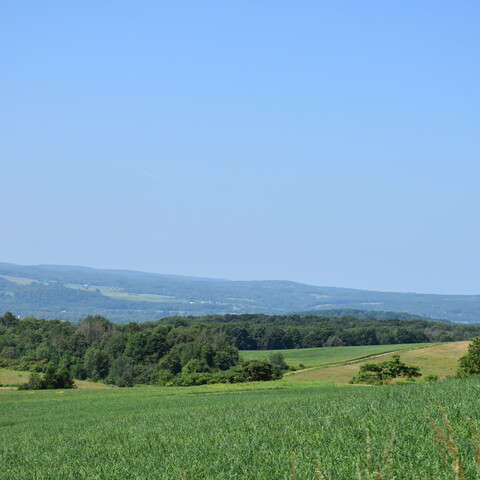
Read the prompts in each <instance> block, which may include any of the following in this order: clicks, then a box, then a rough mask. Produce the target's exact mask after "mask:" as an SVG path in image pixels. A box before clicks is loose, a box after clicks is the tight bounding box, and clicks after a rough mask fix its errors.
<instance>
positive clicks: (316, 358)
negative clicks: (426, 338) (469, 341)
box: [240, 343, 432, 368]
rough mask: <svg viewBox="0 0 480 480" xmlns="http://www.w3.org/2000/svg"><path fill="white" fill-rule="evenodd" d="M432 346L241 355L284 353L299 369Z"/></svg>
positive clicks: (259, 354)
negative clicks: (301, 366) (302, 366)
mask: <svg viewBox="0 0 480 480" xmlns="http://www.w3.org/2000/svg"><path fill="white" fill-rule="evenodd" d="M429 345H432V344H427V343H415V344H412V343H403V344H398V345H362V346H353V347H322V348H295V349H290V350H242V351H241V352H240V353H241V355H242V357H243V358H244V359H245V360H254V359H255V360H263V359H266V358H268V356H269V355H270V354H272V353H278V352H280V353H282V354H283V356H284V357H285V361H286V362H287V363H288V365H291V366H293V367H295V368H299V367H300V365H304V366H305V367H318V366H321V365H330V364H333V363H340V362H347V361H348V362H350V361H354V360H360V359H361V358H365V357H370V356H372V355H380V354H384V353H388V352H403V351H408V350H412V349H417V348H423V347H426V346H429Z"/></svg>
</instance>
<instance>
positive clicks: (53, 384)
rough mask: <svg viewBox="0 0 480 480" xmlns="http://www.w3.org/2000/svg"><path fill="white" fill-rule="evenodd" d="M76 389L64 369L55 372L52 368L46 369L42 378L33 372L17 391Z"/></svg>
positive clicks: (68, 373)
mask: <svg viewBox="0 0 480 480" xmlns="http://www.w3.org/2000/svg"><path fill="white" fill-rule="evenodd" d="M60 388H61V389H67V388H76V386H75V382H74V381H73V378H72V375H71V374H70V372H69V371H68V370H67V369H66V368H61V369H59V370H58V371H55V368H54V367H53V366H50V367H48V369H47V371H46V372H45V375H44V377H43V378H42V377H41V376H40V374H39V373H37V372H33V373H32V374H31V375H30V378H29V380H28V382H27V383H25V384H23V385H21V386H20V387H19V388H18V389H19V390H48V389H60Z"/></svg>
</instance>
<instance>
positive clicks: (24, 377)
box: [0, 368, 110, 389]
mask: <svg viewBox="0 0 480 480" xmlns="http://www.w3.org/2000/svg"><path fill="white" fill-rule="evenodd" d="M29 377H30V372H20V371H18V370H9V369H7V368H0V388H2V389H5V388H12V387H18V386H19V385H21V384H22V383H26V382H28V379H29ZM75 385H76V386H77V388H110V387H107V385H105V384H103V383H95V382H87V381H84V380H75Z"/></svg>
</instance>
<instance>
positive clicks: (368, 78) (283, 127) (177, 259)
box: [0, 0, 480, 294]
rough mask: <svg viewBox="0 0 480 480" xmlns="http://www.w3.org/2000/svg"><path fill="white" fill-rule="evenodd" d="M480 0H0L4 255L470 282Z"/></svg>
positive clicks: (478, 237) (380, 286)
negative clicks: (398, 0)
mask: <svg viewBox="0 0 480 480" xmlns="http://www.w3.org/2000/svg"><path fill="white" fill-rule="evenodd" d="M479 17H480V3H479V2H477V1H473V0H472V1H464V0H459V1H457V2H451V1H442V0H426V1H422V2H418V1H413V0H406V1H403V2H385V1H381V0H376V1H372V0H363V1H362V2H357V1H342V0H339V1H338V0H336V1H318V0H314V1H313V0H312V1H306V0H305V1H302V0H299V1H297V2H290V1H289V2H287V1H282V0H276V1H269V0H265V1H242V2H240V1H233V0H232V1H229V2H225V1H215V0H206V1H202V2H198V1H193V0H192V1H189V0H185V1H181V2H166V1H153V0H151V1H146V0H138V1H135V2H131V1H130V2H127V1H119V0H117V1H105V2H98V1H89V0H86V1H82V2H60V1H45V2H38V1H34V0H26V1H22V2H2V3H1V5H0V85H1V88H0V185H1V187H0V202H1V203H0V204H1V212H2V213H1V219H2V221H1V223H0V261H3V262H10V263H17V264H28V265H36V264H59V265H60V264H66V265H84V266H90V267H97V268H118V269H132V270H140V271H146V272H155V273H166V274H176V275H190V276H201V277H213V278H226V279H231V280H266V279H270V280H292V281H298V282H302V283H309V284H312V285H318V286H337V287H350V288H360V289H365V290H382V291H402V292H418V293H452V294H480V255H479V247H480V221H479V220H480V218H479V217H480V216H479V206H480V185H479V180H480V135H479V134H480V115H479V111H480V88H479V85H480V62H479V58H480V29H479V28H478V19H479Z"/></svg>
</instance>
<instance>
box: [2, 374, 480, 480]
mask: <svg viewBox="0 0 480 480" xmlns="http://www.w3.org/2000/svg"><path fill="white" fill-rule="evenodd" d="M479 389H480V381H479V380H478V379H473V380H457V381H449V382H440V383H435V384H429V383H419V384H415V385H399V386H395V387H367V388H365V387H329V386H326V385H325V384H322V383H320V384H314V383H298V384H297V383H294V382H288V381H284V380H282V381H277V382H266V383H259V384H250V385H234V386H225V385H222V386H214V385H213V386H203V387H187V388H158V387H148V388H134V389H104V390H73V391H64V392H62V391H42V392H17V391H13V392H1V393H0V403H1V411H2V417H1V425H2V426H3V427H4V428H2V429H0V479H5V480H6V479H8V480H19V479H26V478H36V479H56V478H62V479H67V480H68V479H91V478H96V479H112V478H115V479H116V478H118V479H120V478H131V479H139V480H140V479H151V478H156V479H165V480H166V479H169V480H171V479H179V480H181V479H184V478H190V479H291V478H299V479H309V478H310V479H312V480H313V479H314V478H322V479H323V478H328V479H350V478H394V475H396V478H402V479H417V478H422V479H423V478H424V479H439V478H442V479H449V478H452V479H453V478H456V477H455V474H454V472H453V467H452V464H453V458H450V454H449V452H448V451H447V450H445V449H444V448H443V447H441V446H440V447H439V446H437V445H436V443H435V431H434V428H435V425H437V426H439V427H440V428H443V429H445V420H444V418H443V416H442V413H441V411H440V410H439V407H438V404H441V405H443V406H444V407H445V409H446V413H447V415H448V417H449V419H450V420H451V422H452V424H453V427H452V428H453V436H454V437H455V438H456V441H457V442H458V445H459V448H460V452H461V453H460V455H461V459H460V460H461V464H462V465H463V467H464V468H465V469H466V473H465V475H466V478H468V479H474V478H478V476H479V474H480V470H479V469H478V466H477V464H476V462H475V460H474V458H475V456H474V442H473V440H472V436H471V433H470V423H471V425H472V426H473V427H474V428H476V429H477V430H478V429H479V428H480V417H479V416H478V408H477V403H478V391H479ZM319 462H320V463H319ZM318 469H319V470H318ZM374 471H378V472H380V473H381V474H382V475H383V477H374V476H373V472H374ZM319 472H321V473H319ZM359 475H362V476H361V477H360V476H359ZM368 475H372V476H371V477H369V476H368Z"/></svg>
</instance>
